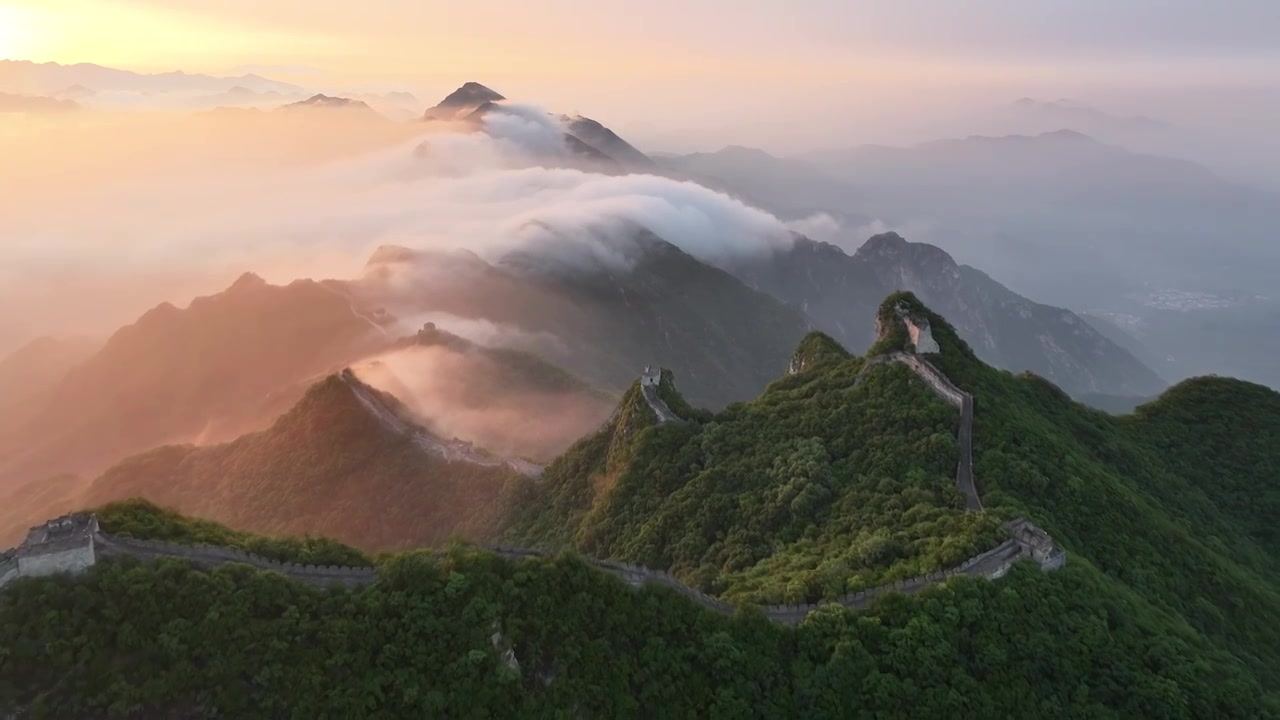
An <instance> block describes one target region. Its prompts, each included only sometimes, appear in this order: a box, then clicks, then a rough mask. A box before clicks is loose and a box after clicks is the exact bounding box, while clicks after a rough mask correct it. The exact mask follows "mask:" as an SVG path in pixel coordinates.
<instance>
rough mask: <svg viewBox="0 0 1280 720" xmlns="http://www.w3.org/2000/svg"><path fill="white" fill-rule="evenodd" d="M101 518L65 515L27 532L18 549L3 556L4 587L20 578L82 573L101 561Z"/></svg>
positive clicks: (1, 583) (0, 581)
mask: <svg viewBox="0 0 1280 720" xmlns="http://www.w3.org/2000/svg"><path fill="white" fill-rule="evenodd" d="M97 533H98V519H97V518H96V517H94V516H92V515H83V514H77V515H63V516H62V517H60V518H55V519H53V520H50V521H48V522H46V523H45V524H43V525H37V526H35V527H33V528H31V530H29V531H28V532H27V537H26V539H25V540H23V541H22V544H21V545H19V546H18V547H16V548H14V549H13V550H10V551H8V552H6V553H4V554H3V555H0V587H3V586H5V585H7V584H8V583H9V582H10V581H12V580H14V579H16V578H19V577H41V576H43V575H53V574H55V573H63V572H66V573H78V572H81V571H83V570H85V569H86V568H89V567H92V566H93V564H94V563H95V562H97V549H96V547H95V543H94V536H95V535H97Z"/></svg>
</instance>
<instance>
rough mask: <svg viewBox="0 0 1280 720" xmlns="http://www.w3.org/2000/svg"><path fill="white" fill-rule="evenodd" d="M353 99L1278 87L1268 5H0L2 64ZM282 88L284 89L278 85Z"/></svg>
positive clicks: (1272, 8) (817, 1)
mask: <svg viewBox="0 0 1280 720" xmlns="http://www.w3.org/2000/svg"><path fill="white" fill-rule="evenodd" d="M3 56H8V57H11V58H14V59H30V60H44V61H48V60H52V61H58V62H64V63H66V62H96V63H99V64H106V65H113V66H119V67H125V68H128V69H137V70H153V71H163V70H173V69H177V68H181V69H183V70H187V71H189V72H227V71H232V70H235V69H237V68H241V67H246V66H256V67H264V66H265V67H267V68H274V69H277V70H282V71H287V70H290V69H293V70H303V71H304V72H306V73H307V74H313V75H319V76H323V77H326V78H329V79H332V80H341V81H348V82H356V81H360V82H374V81H376V82H400V83H431V82H433V81H435V80H437V79H440V78H448V80H449V82H452V81H453V79H454V78H456V77H457V74H458V72H459V71H465V72H470V73H473V74H477V75H483V76H486V77H489V76H496V77H498V78H501V79H503V80H510V81H520V80H527V81H528V82H531V83H535V84H536V83H537V81H541V80H543V79H545V78H548V77H555V78H557V81H558V82H574V81H581V82H586V83H592V82H593V81H596V80H600V79H605V80H613V81H616V80H617V79H619V78H627V77H634V78H643V79H644V81H645V82H646V83H651V84H658V83H663V82H667V83H671V82H681V81H689V80H704V81H705V80H720V81H723V82H726V83H730V84H739V83H743V82H744V81H750V82H756V83H759V82H760V81H761V80H762V79H763V80H765V81H766V82H778V81H787V80H791V81H804V80H806V79H812V78H815V77H821V78H823V79H824V80H825V81H827V82H839V81H841V80H858V81H866V80H870V79H873V78H875V77H877V76H881V77H886V78H888V79H901V78H902V77H916V78H920V79H923V78H925V77H935V78H939V79H946V80H950V81H957V80H963V79H965V78H971V77H983V78H988V77H991V76H993V75H997V76H1006V77H1018V76H1022V75H1026V74H1030V73H1037V72H1042V71H1044V70H1045V69H1046V68H1054V69H1055V71H1056V72H1060V73H1064V74H1067V75H1072V76H1079V77H1095V78H1096V77H1100V74H1101V73H1104V72H1105V73H1106V74H1107V75H1110V76H1115V75H1117V74H1119V75H1125V74H1129V73H1132V74H1136V75H1143V76H1150V77H1152V78H1155V77H1157V76H1159V75H1160V74H1162V73H1163V74H1174V75H1177V76H1179V77H1185V75H1186V73H1188V72H1191V73H1193V74H1203V73H1206V72H1208V73H1215V74H1216V73H1219V72H1222V71H1225V70H1230V71H1231V72H1233V73H1235V74H1236V75H1237V77H1238V78H1239V79H1242V80H1248V79H1250V78H1262V77H1264V76H1265V75H1266V74H1267V73H1271V74H1272V75H1273V76H1274V74H1275V73H1276V72H1277V71H1280V6H1277V4H1276V3H1275V2H1274V0H1220V1H1218V2H1206V1H1205V0H1124V1H1123V2H1115V1H1114V0H1035V1H1032V2H1028V1H1027V0H966V1H965V2H959V1H953V0H894V1H893V2H888V1H885V0H876V1H875V2H869V1H866V0H861V1H859V0H792V1H790V2H786V3H779V2H776V1H774V0H737V1H735V2H726V1H725V0H715V1H712V0H648V1H647V2H642V3H637V2H634V1H633V0H590V1H586V0H542V1H541V2H538V3H526V2H518V1H517V0H503V1H502V2H495V1H494V0H471V1H469V2H465V3H462V2H439V1H435V0H360V2H355V1H354V0H343V1H335V0H271V1H270V2H261V0H0V57H3ZM277 74H280V73H277Z"/></svg>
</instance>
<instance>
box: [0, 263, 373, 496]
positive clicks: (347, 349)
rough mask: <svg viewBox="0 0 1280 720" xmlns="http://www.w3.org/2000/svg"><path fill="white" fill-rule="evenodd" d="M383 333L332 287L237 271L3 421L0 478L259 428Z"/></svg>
mask: <svg viewBox="0 0 1280 720" xmlns="http://www.w3.org/2000/svg"><path fill="white" fill-rule="evenodd" d="M392 339H393V338H391V337H390V336H389V335H388V334H387V333H386V332H385V331H384V329H383V328H381V327H379V326H378V325H377V324H376V323H375V322H374V321H372V320H371V319H369V318H366V317H361V316H360V315H358V314H357V313H356V312H355V311H353V309H352V301H351V299H350V298H348V297H346V296H345V295H344V294H343V291H342V288H341V287H331V286H328V285H323V284H321V283H316V282H312V281H309V280H300V281H297V282H295V283H292V284H291V285H289V286H287V287H277V286H272V285H268V284H267V283H265V282H264V281H262V280H261V279H260V278H258V277H256V276H253V275H245V276H244V277H242V278H240V280H238V281H237V282H236V283H235V284H234V285H232V286H231V287H230V288H228V289H227V290H226V291H225V292H223V293H219V294H218V295H214V296H211V297H206V298H197V299H196V300H194V301H193V302H192V303H191V305H190V306H189V307H187V308H185V309H179V308H176V307H174V306H173V305H170V304H167V303H166V304H163V305H160V306H158V307H156V308H154V309H153V310H151V311H149V312H147V313H146V314H145V315H143V316H142V317H141V318H139V319H138V321H137V322H136V323H134V324H132V325H129V326H127V327H124V328H121V329H120V330H119V331H118V332H116V333H115V334H114V335H113V336H112V337H111V338H110V339H109V340H108V341H107V342H106V344H105V345H104V346H103V347H102V348H101V349H100V350H98V351H97V352H95V353H93V354H92V355H91V356H89V357H87V358H85V359H84V360H83V361H81V362H79V363H78V364H76V365H75V366H74V368H73V369H72V370H70V371H69V372H68V373H67V374H66V375H65V376H64V377H62V378H61V379H60V380H59V381H58V382H56V383H54V384H52V385H51V386H49V387H48V388H47V389H45V390H43V391H41V392H40V393H39V395H38V402H33V400H35V399H36V398H32V399H29V400H28V402H27V404H28V405H30V406H32V410H31V412H29V413H24V414H23V415H22V416H21V417H20V418H19V419H18V420H16V421H10V422H7V423H5V427H7V428H9V429H8V430H7V431H6V432H5V433H4V434H3V435H0V485H3V484H4V481H5V480H9V481H13V480H15V479H18V480H32V479H36V478H40V477H46V476H50V475H54V474H59V473H73V474H82V473H92V472H97V471H100V470H101V469H103V468H104V467H105V466H106V465H107V464H109V463H111V462H114V461H116V460H118V459H120V458H121V457H124V456H125V455H127V454H130V453H133V452H139V451H141V450H145V449H147V448H150V447H154V446H156V445H160V444H164V443H171V442H191V441H196V440H199V441H205V442H207V441H217V440H226V439H231V438H235V437H237V436H239V435H241V434H243V433H244V432H246V431H248V430H255V429H259V428H262V427H265V426H266V425H267V424H269V423H270V422H271V421H272V419H274V418H275V417H276V416H277V415H279V414H280V412H282V411H283V410H285V409H286V408H288V407H289V406H290V405H291V404H292V403H293V402H294V401H296V399H297V398H298V397H299V396H301V394H302V392H303V391H304V390H305V388H306V384H307V382H308V381H309V380H310V379H311V378H314V377H316V376H319V375H323V374H325V373H329V372H333V371H334V370H336V369H340V368H342V367H344V366H345V365H346V364H348V363H350V362H352V361H354V360H356V359H359V358H362V357H366V356H368V355H369V354H371V353H373V352H375V351H377V350H378V349H381V348H384V347H386V346H388V345H389V344H390V342H391V340H392Z"/></svg>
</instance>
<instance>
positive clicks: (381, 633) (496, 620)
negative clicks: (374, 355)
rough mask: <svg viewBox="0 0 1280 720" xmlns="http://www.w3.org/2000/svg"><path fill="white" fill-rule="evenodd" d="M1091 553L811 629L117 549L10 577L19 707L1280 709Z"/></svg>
mask: <svg viewBox="0 0 1280 720" xmlns="http://www.w3.org/2000/svg"><path fill="white" fill-rule="evenodd" d="M1110 585H1111V583H1110V582H1109V581H1108V580H1106V579H1105V578H1104V577H1103V576H1102V575H1100V574H1099V573H1098V572H1096V571H1095V570H1093V569H1091V568H1089V567H1088V566H1087V565H1084V564H1081V565H1079V566H1069V567H1067V568H1065V569H1064V570H1061V571H1059V572H1056V573H1048V574H1046V573H1041V572H1039V571H1038V570H1037V569H1036V568H1035V567H1034V566H1033V565H1031V564H1024V565H1023V566H1019V567H1016V568H1014V570H1013V572H1011V573H1010V575H1009V576H1007V577H1006V578H1003V579H1002V580H1000V581H998V582H986V581H982V580H971V579H968V578H958V579H953V580H951V581H949V582H948V583H947V584H945V585H943V586H939V587H935V588H931V589H928V590H926V591H924V592H922V593H920V594H919V595H914V596H903V595H894V596H890V597H887V598H885V599H883V600H881V601H880V602H879V603H878V604H876V605H875V606H874V607H872V608H871V609H870V610H868V611H865V612H860V613H855V612H852V611H849V610H845V609H843V608H839V607H835V606H833V607H830V608H827V609H824V610H822V611H819V612H817V613H814V614H813V615H811V616H810V617H809V619H808V620H807V621H806V622H805V623H804V624H803V625H801V626H800V627H799V628H796V629H790V628H785V627H782V626H778V625H775V624H773V623H771V622H769V621H768V620H766V619H765V618H764V617H763V615H761V614H760V613H759V612H758V611H752V610H744V611H741V612H739V613H738V614H737V615H735V616H733V617H726V616H722V615H718V614H715V613H711V612H708V611H706V610H705V609H703V608H701V607H700V606H697V605H694V604H692V603H691V602H689V601H688V600H687V599H686V598H684V597H682V596H680V595H677V594H675V593H673V592H671V591H669V590H666V589H664V588H657V587H652V586H651V587H647V588H645V589H642V590H638V591H637V590H633V589H632V588H630V587H628V586H626V585H624V584H623V583H622V582H621V581H620V580H617V579H615V578H613V577H611V576H608V575H605V574H603V573H600V572H598V571H596V570H594V569H592V568H590V567H589V566H587V565H585V564H584V563H582V562H581V561H579V560H577V559H575V558H573V557H561V558H558V559H554V560H536V561H523V562H519V563H512V562H507V561H503V560H499V559H497V558H495V557H493V556H491V555H487V554H483V553H477V552H474V551H468V550H466V549H463V548H455V549H454V550H452V551H448V552H441V553H429V552H422V551H419V552H410V553H404V554H400V555H397V556H393V557H390V558H387V559H385V560H384V561H383V562H382V563H381V564H380V566H379V580H378V582H377V583H375V584H374V585H372V586H369V587H365V588H361V589H358V590H337V589H334V590H327V591H324V590H319V589H316V588H313V587H311V586H308V585H303V584H300V583H296V582H293V581H290V580H286V579H285V578H283V577H281V576H279V575H276V574H273V573H269V572H259V571H256V570H253V569H251V568H248V567H245V566H240V565H229V566H224V567H222V568H219V569H217V570H214V571H212V572H202V571H197V570H194V569H192V568H191V567H189V566H188V565H186V564H185V563H183V562H180V561H161V562H158V563H154V564H139V563H136V562H134V561H129V560H125V561H112V562H103V563H100V564H99V565H97V566H95V567H94V568H92V569H91V570H90V571H89V572H88V573H86V574H85V575H82V576H79V577H74V578H72V577H48V578H35V579H24V580H22V581H19V582H18V583H16V584H14V585H13V586H11V587H10V588H9V589H8V590H6V592H5V593H4V594H3V595H0V712H5V713H13V714H17V715H19V716H30V717H53V718H65V717H87V718H94V717H126V716H129V717H192V718H195V717H238V718H253V717H262V718H278V717H344V718H346V717H404V718H422V717H462V718H485V717H538V718H558V717H586V718H614V717H636V716H651V717H688V718H695V717H696V718H726V719H729V718H732V719H735V720H736V719H737V718H751V717H760V718H786V717H812V718H857V717H866V718H883V717H916V718H938V717H980V718H987V717H1011V716H1015V715H1017V716H1045V717H1048V716H1071V717H1114V718H1131V717H1144V718H1145V717H1151V718H1206V717H1214V718H1232V717H1239V718H1248V717H1259V716H1264V715H1267V714H1269V713H1275V711H1276V706H1275V705H1274V704H1271V705H1268V704H1267V703H1268V700H1267V699H1266V698H1265V697H1264V695H1263V691H1262V689H1261V688H1260V686H1259V684H1258V682H1257V680H1256V679H1255V678H1253V677H1251V676H1250V675H1249V674H1248V673H1247V672H1246V671H1245V669H1244V668H1242V667H1240V666H1239V664H1238V663H1236V662H1233V661H1232V659H1231V658H1230V657H1229V656H1228V655H1227V654H1226V653H1224V652H1223V651H1221V650H1220V649H1218V648H1215V647H1213V646H1212V645H1211V644H1209V643H1207V642H1206V641H1205V640H1204V639H1203V638H1202V637H1200V636H1198V635H1196V634H1195V633H1194V632H1192V631H1190V630H1189V629H1188V628H1186V627H1185V626H1183V625H1181V624H1179V623H1177V622H1172V621H1170V620H1169V619H1168V618H1167V617H1166V616H1163V615H1161V614H1158V613H1152V612H1150V611H1149V610H1148V609H1147V608H1145V606H1144V605H1143V604H1142V603H1141V602H1140V601H1137V600H1135V599H1133V598H1130V597H1126V596H1124V595H1119V594H1116V593H1115V592H1114V591H1113V590H1112V588H1111V587H1110Z"/></svg>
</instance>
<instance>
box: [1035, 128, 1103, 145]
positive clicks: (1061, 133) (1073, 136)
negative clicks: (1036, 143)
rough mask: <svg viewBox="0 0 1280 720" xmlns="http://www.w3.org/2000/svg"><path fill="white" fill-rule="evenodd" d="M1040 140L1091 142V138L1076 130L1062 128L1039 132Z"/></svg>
mask: <svg viewBox="0 0 1280 720" xmlns="http://www.w3.org/2000/svg"><path fill="white" fill-rule="evenodd" d="M1039 137H1040V139H1042V140H1056V141H1061V142H1093V138H1091V137H1089V136H1088V135H1085V134H1084V133H1082V132H1078V131H1076V130H1070V129H1068V128H1062V129H1061V130H1053V131H1050V132H1043V133H1040V136H1039Z"/></svg>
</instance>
